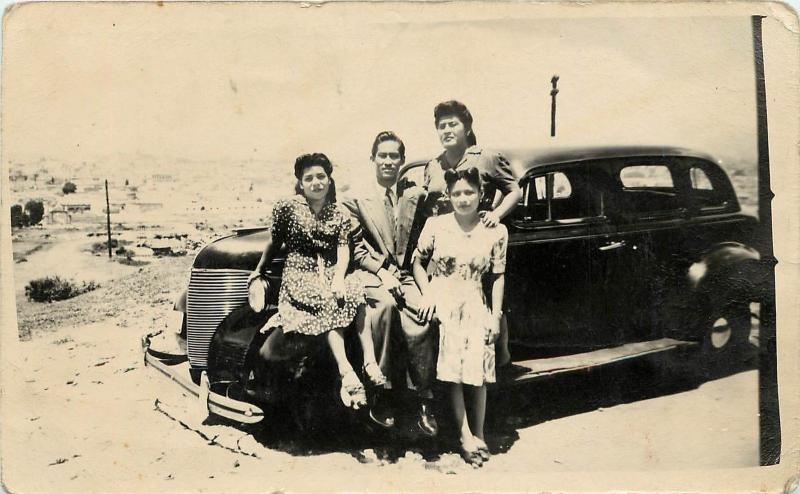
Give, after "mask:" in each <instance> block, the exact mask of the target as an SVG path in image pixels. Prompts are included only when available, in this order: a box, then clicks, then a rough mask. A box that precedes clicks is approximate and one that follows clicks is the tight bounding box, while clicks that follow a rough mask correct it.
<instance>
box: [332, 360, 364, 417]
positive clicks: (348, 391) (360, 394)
mask: <svg viewBox="0 0 800 494" xmlns="http://www.w3.org/2000/svg"><path fill="white" fill-rule="evenodd" d="M339 398H341V400H342V403H344V406H346V407H348V408H352V409H353V410H358V409H359V408H360V407H363V406H366V405H367V392H366V391H365V390H364V385H363V384H361V381H359V379H358V376H357V375H356V373H355V371H353V370H352V369H351V370H349V371H347V373H346V374H345V375H343V376H342V387H341V388H340V389H339Z"/></svg>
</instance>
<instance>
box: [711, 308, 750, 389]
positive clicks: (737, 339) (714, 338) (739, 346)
mask: <svg viewBox="0 0 800 494" xmlns="http://www.w3.org/2000/svg"><path fill="white" fill-rule="evenodd" d="M701 316H702V317H703V319H702V322H701V327H700V328H699V329H700V335H701V338H702V340H701V343H700V344H701V351H702V359H701V360H702V362H700V364H701V365H702V366H703V368H704V370H705V371H706V372H707V373H711V374H713V373H715V372H719V371H724V370H725V369H727V368H729V367H731V366H735V365H736V364H737V363H739V362H738V361H739V359H740V358H741V356H742V351H743V350H744V349H745V348H746V347H747V342H748V338H749V336H750V329H751V327H752V324H751V322H750V307H749V304H747V303H739V302H737V303H728V304H718V305H716V306H713V307H711V308H710V310H708V311H707V312H706V313H705V314H704V315H701Z"/></svg>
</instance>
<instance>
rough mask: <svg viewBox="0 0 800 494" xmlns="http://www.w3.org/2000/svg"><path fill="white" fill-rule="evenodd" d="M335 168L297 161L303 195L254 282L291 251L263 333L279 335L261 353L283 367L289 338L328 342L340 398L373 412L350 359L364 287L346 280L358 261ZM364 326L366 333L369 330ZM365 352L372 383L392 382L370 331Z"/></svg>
mask: <svg viewBox="0 0 800 494" xmlns="http://www.w3.org/2000/svg"><path fill="white" fill-rule="evenodd" d="M332 172H333V165H332V164H331V162H330V160H329V159H328V158H327V157H326V156H325V155H324V154H321V153H315V154H305V155H302V156H300V157H299V158H297V160H296V161H295V164H294V175H295V177H296V178H297V186H296V191H297V195H295V196H293V197H292V198H290V199H283V200H280V201H278V203H277V204H276V205H275V207H274V209H273V211H272V241H271V242H270V243H268V244H267V246H266V248H265V249H264V253H263V254H262V255H261V260H260V261H259V263H258V266H257V267H256V269H255V271H253V272H252V273H251V274H250V277H249V279H248V282H249V281H252V280H254V279H255V278H258V277H261V276H262V273H263V270H264V268H265V267H266V266H268V265H269V264H270V262H271V261H272V258H273V256H274V254H275V253H276V252H277V250H278V249H279V248H280V246H281V245H282V244H285V245H286V247H287V255H286V262H285V265H284V268H283V281H282V283H281V288H280V292H279V294H278V313H277V314H275V316H273V317H272V318H270V320H269V321H268V322H267V324H266V326H265V327H264V328H263V329H262V332H266V331H267V330H269V329H272V328H274V331H272V333H271V334H270V335H269V336H268V337H267V340H266V341H265V343H264V344H263V345H262V347H261V349H260V350H259V353H260V355H261V357H262V358H264V360H266V361H274V360H282V359H283V357H282V355H281V354H282V349H281V347H282V345H283V343H284V337H285V335H286V334H289V333H298V334H301V335H307V336H321V335H324V336H325V339H326V341H327V344H328V346H329V347H330V349H331V352H332V354H333V357H334V359H335V360H336V365H337V367H338V369H339V375H340V377H341V390H340V396H341V399H342V402H343V403H344V404H345V405H346V406H349V407H352V408H355V409H357V408H359V407H361V406H364V405H366V401H367V400H366V392H365V390H364V386H363V385H362V383H361V381H360V380H359V378H358V376H357V375H356V373H355V371H354V370H353V367H352V365H351V364H350V362H349V361H348V359H347V356H346V354H345V345H344V331H345V329H346V328H347V327H348V326H349V325H350V323H352V322H353V320H354V319H355V318H357V317H359V318H363V317H364V293H363V288H362V287H361V284H360V283H359V282H358V281H357V280H356V279H355V278H353V277H350V276H346V275H345V273H346V271H347V266H348V263H349V262H350V248H349V238H348V235H349V233H350V221H351V220H350V214H349V213H348V212H347V210H345V209H343V208H342V207H340V206H338V205H337V204H336V186H335V184H334V181H333V178H332V177H331V174H332ZM358 327H360V328H363V327H364V325H363V324H359V325H358ZM359 338H360V340H361V344H362V347H363V351H364V373H365V376H366V377H367V378H368V379H369V381H370V384H372V385H375V386H381V385H383V384H384V383H385V382H386V378H385V377H384V375H383V374H382V373H381V371H380V368H379V367H378V364H377V363H376V362H375V352H374V348H373V345H372V334H371V333H370V331H362V332H361V334H360V335H359Z"/></svg>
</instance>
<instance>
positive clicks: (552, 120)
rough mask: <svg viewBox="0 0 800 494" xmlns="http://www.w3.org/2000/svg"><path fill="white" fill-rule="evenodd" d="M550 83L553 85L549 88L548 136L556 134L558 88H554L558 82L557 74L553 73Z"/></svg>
mask: <svg viewBox="0 0 800 494" xmlns="http://www.w3.org/2000/svg"><path fill="white" fill-rule="evenodd" d="M550 84H552V85H553V89H551V90H550V137H555V136H556V95H557V94H558V88H556V84H558V75H554V76H553V78H552V79H550Z"/></svg>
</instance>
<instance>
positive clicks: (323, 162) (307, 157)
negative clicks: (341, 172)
mask: <svg viewBox="0 0 800 494" xmlns="http://www.w3.org/2000/svg"><path fill="white" fill-rule="evenodd" d="M312 166H321V167H322V169H323V170H325V173H326V174H328V178H330V181H331V184H330V188H329V189H328V196H327V199H328V202H331V203H333V202H336V183H335V182H334V181H333V163H331V160H329V159H328V157H327V156H325V155H324V154H322V153H309V154H303V155H300V156H298V157H297V159H296V160H294V176H295V178H296V179H297V183H296V184H295V186H294V191H295V192H296V193H297V194H302V193H303V188H302V187H300V179H301V178H303V172H304V171H305V170H306V168H311V167H312Z"/></svg>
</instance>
